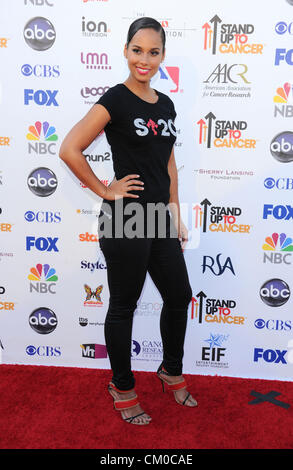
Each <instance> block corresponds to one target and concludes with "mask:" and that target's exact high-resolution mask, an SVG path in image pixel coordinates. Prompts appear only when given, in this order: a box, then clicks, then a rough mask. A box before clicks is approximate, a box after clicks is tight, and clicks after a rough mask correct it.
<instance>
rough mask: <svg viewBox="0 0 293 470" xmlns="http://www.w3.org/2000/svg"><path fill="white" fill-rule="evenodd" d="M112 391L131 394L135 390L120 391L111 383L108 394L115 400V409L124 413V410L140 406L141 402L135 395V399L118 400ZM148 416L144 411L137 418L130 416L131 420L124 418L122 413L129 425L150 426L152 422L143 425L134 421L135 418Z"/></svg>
mask: <svg viewBox="0 0 293 470" xmlns="http://www.w3.org/2000/svg"><path fill="white" fill-rule="evenodd" d="M111 390H114V391H116V392H118V393H129V392H131V391H132V390H134V389H131V390H119V389H118V388H117V387H115V385H114V384H113V383H112V382H110V383H109V385H108V392H109V393H110V395H111V397H112V398H113V400H114V404H113V405H114V409H116V410H118V411H123V410H128V409H130V408H133V407H135V406H137V405H139V401H138V397H137V395H136V394H135V396H134V397H133V398H128V399H126V400H117V399H116V398H115V397H114V395H113V394H112V393H111ZM144 414H146V413H145V412H144V411H143V412H142V413H138V414H137V415H135V416H130V417H129V418H124V416H122V413H121V417H122V419H123V420H124V421H127V422H128V423H131V424H137V425H145V424H149V423H150V421H148V422H147V421H145V422H143V423H133V420H134V419H135V418H137V417H138V416H142V415H144Z"/></svg>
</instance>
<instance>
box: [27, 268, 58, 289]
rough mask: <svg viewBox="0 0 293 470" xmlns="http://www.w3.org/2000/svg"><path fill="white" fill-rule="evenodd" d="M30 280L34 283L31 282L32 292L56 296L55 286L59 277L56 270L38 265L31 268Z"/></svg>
mask: <svg viewBox="0 0 293 470" xmlns="http://www.w3.org/2000/svg"><path fill="white" fill-rule="evenodd" d="M28 279H29V280H30V281H32V282H30V292H33V291H36V292H38V293H39V294H47V293H49V294H56V291H55V286H56V281H58V276H57V275H56V270H55V269H54V268H52V267H51V266H50V265H49V264H37V265H36V266H35V267H33V268H31V269H30V274H29V275H28ZM44 281H45V282H44Z"/></svg>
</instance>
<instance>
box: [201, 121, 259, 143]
mask: <svg viewBox="0 0 293 470" xmlns="http://www.w3.org/2000/svg"><path fill="white" fill-rule="evenodd" d="M197 124H198V126H199V127H198V129H199V133H198V143H199V145H205V146H206V148H212V147H216V148H224V149H227V148H232V149H246V150H251V149H255V147H256V140H255V139H252V138H251V137H246V136H245V135H243V133H244V132H246V130H247V122H246V121H236V120H233V121H230V120H223V119H217V118H216V116H215V115H214V114H213V113H212V112H209V113H208V114H206V116H205V117H204V118H201V119H199V121H197Z"/></svg>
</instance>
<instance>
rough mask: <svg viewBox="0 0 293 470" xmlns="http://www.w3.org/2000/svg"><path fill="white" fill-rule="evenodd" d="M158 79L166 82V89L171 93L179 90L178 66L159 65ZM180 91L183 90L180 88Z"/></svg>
mask: <svg viewBox="0 0 293 470" xmlns="http://www.w3.org/2000/svg"><path fill="white" fill-rule="evenodd" d="M159 72H160V80H162V81H163V82H161V83H164V82H165V83H166V84H167V87H168V91H169V92H171V93H177V92H178V91H179V67H171V66H165V67H164V66H162V65H161V66H160V68H159ZM180 91H181V92H182V91H183V90H180Z"/></svg>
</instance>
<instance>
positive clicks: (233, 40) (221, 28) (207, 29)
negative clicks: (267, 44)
mask: <svg viewBox="0 0 293 470" xmlns="http://www.w3.org/2000/svg"><path fill="white" fill-rule="evenodd" d="M202 29H203V32H204V34H203V50H204V51H207V52H210V53H211V54H213V55H215V54H217V53H220V54H262V53H263V47H264V45H263V44H260V43H255V42H254V41H253V40H251V38H252V37H253V36H252V35H253V34H254V25H253V24H250V23H245V24H239V23H237V24H235V23H225V22H224V21H223V20H222V19H221V18H220V17H219V16H218V15H215V16H213V18H211V19H210V20H209V22H206V23H205V24H204V25H203V26H202Z"/></svg>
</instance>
